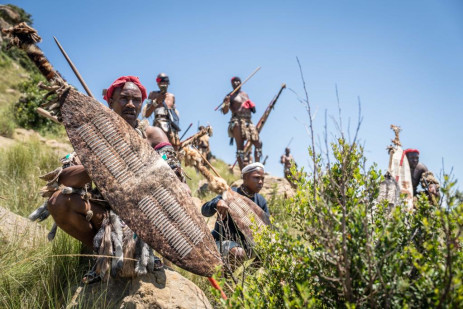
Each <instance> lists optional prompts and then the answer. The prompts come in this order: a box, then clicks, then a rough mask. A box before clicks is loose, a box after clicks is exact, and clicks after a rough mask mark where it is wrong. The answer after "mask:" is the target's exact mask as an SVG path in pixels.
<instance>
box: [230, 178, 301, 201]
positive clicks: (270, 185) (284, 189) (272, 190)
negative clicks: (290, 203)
mask: <svg viewBox="0 0 463 309" xmlns="http://www.w3.org/2000/svg"><path fill="white" fill-rule="evenodd" d="M242 184H243V180H242V179H238V180H237V181H235V182H234V183H232V185H231V187H239V186H241V185H242ZM259 193H260V194H262V195H263V196H264V197H265V198H266V199H269V198H270V197H271V196H272V195H273V194H275V195H277V196H283V197H285V198H289V197H293V196H294V194H295V193H296V192H295V190H294V189H293V188H292V187H291V184H290V183H289V181H288V180H286V179H285V178H281V177H275V176H272V175H270V174H267V173H265V181H264V187H263V188H262V190H261V191H260V192H259Z"/></svg>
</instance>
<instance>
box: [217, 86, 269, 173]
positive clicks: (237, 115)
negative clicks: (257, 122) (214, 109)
mask: <svg viewBox="0 0 463 309" xmlns="http://www.w3.org/2000/svg"><path fill="white" fill-rule="evenodd" d="M231 83H232V87H233V89H236V88H237V87H239V86H240V85H241V79H240V78H239V77H233V78H232V79H231ZM229 110H231V113H232V117H231V119H230V122H229V123H230V124H229V126H228V135H229V137H231V138H234V139H235V141H236V158H237V160H238V164H239V167H240V169H243V168H244V167H245V166H246V165H247V164H248V162H247V160H246V157H245V154H244V151H243V150H244V142H245V141H246V140H249V141H251V143H252V144H253V145H254V160H255V162H259V161H260V157H261V156H262V142H261V141H260V139H259V132H258V131H257V129H256V127H255V126H254V124H253V123H252V121H251V112H252V113H255V112H256V105H255V104H254V103H253V102H252V101H251V100H250V99H249V96H248V94H247V93H246V92H244V91H242V90H241V89H240V90H239V91H236V92H235V93H234V94H233V95H231V96H230V95H227V96H226V97H225V99H224V100H223V107H222V113H224V114H226V113H228V111H229Z"/></svg>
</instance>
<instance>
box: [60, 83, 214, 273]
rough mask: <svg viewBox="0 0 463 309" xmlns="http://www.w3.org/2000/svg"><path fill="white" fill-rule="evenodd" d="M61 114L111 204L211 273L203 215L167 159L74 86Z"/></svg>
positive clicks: (180, 262)
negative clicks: (74, 88)
mask: <svg viewBox="0 0 463 309" xmlns="http://www.w3.org/2000/svg"><path fill="white" fill-rule="evenodd" d="M61 101H62V102H63V105H62V108H61V114H62V118H63V123H64V125H65V127H66V131H67V134H68V136H69V139H70V140H71V143H72V145H73V147H74V149H75V151H76V152H77V154H78V156H79V158H80V160H81V161H82V164H83V165H84V166H85V168H86V170H87V172H88V174H89V175H90V177H91V178H92V180H93V181H94V183H95V184H96V185H97V187H98V189H99V190H100V191H101V194H102V195H103V196H104V197H105V199H107V200H108V202H109V203H110V205H111V207H112V208H113V210H114V211H115V212H116V213H117V214H118V215H119V216H120V217H121V218H122V220H124V221H125V223H126V224H127V225H128V226H129V227H130V228H131V229H132V230H133V231H134V232H135V233H136V234H137V235H138V236H139V237H140V238H141V239H143V240H144V241H145V242H146V243H147V244H148V245H149V246H151V247H152V248H153V249H155V250H156V251H157V252H159V253H160V254H162V255H163V256H164V257H166V258H167V259H168V260H170V261H172V262H173V263H174V264H175V265H177V266H179V267H181V268H183V269H186V270H188V271H190V272H192V273H195V274H198V275H201V276H206V277H210V276H211V275H212V274H213V273H214V270H215V268H216V267H217V266H220V265H222V262H221V259H220V254H219V252H218V250H217V247H216V245H215V242H214V240H213V238H212V236H211V233H210V231H209V230H208V228H207V226H206V223H205V221H204V220H203V218H202V217H201V215H200V214H199V211H198V210H197V209H196V207H195V205H194V204H193V201H192V198H191V196H190V195H189V194H188V193H187V191H186V188H185V187H184V186H183V185H182V183H181V182H180V181H179V180H178V178H177V177H176V176H175V174H174V172H173V171H172V170H171V169H170V167H169V165H167V163H166V162H165V161H164V160H163V159H162V158H161V157H160V156H159V155H158V154H157V153H156V152H155V151H154V150H153V149H152V147H151V146H150V145H149V144H148V143H147V141H146V140H143V139H142V138H141V137H140V136H139V135H138V134H137V133H136V131H135V130H134V129H133V128H132V127H131V126H130V125H129V124H128V123H127V122H126V121H125V120H123V119H122V118H121V117H120V116H119V115H117V114H116V113H114V112H113V111H111V110H110V109H109V108H107V107H105V106H104V105H102V104H101V103H99V102H98V101H96V100H94V99H92V98H90V97H87V96H85V95H83V94H81V93H79V92H77V91H75V90H73V89H70V90H69V91H68V92H67V93H65V94H64V95H63V96H62V98H61Z"/></svg>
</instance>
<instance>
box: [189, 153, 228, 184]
mask: <svg viewBox="0 0 463 309" xmlns="http://www.w3.org/2000/svg"><path fill="white" fill-rule="evenodd" d="M193 148H194V149H196V151H197V152H198V153H199V155H200V156H201V158H202V159H203V160H204V162H206V164H207V166H209V167H210V168H211V170H212V171H213V172H214V174H215V175H216V176H217V177H220V174H219V172H217V170H216V169H215V168H214V167H213V166H212V164H211V163H209V161H207V159H206V158H205V157H204V156H203V154H202V153H201V152H199V150H198V148H196V147H195V146H193ZM220 178H222V177H220Z"/></svg>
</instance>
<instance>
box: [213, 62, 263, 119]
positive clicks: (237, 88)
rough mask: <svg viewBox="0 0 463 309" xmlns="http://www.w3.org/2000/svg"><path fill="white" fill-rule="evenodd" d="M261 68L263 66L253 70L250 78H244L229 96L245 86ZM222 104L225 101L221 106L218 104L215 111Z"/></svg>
mask: <svg viewBox="0 0 463 309" xmlns="http://www.w3.org/2000/svg"><path fill="white" fill-rule="evenodd" d="M260 68H261V67H258V68H257V69H255V70H254V72H252V73H251V75H249V76H248V78H246V79H245V80H244V82H242V83H241V84H240V85H239V86H238V87H236V88H235V89H234V90H233V91H232V92H231V93H230V94H229V96H230V97H231V96H232V95H234V94H235V92H237V91H238V90H239V89H240V88H241V86H243V85H244V84H246V82H247V81H248V80H249V79H250V78H251V77H253V76H254V74H256V73H257V71H259V70H260ZM222 105H223V102H222V103H220V104H219V106H217V107H216V108H215V109H214V111H216V110H218V109H219V108H220V107H221V106H222Z"/></svg>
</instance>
